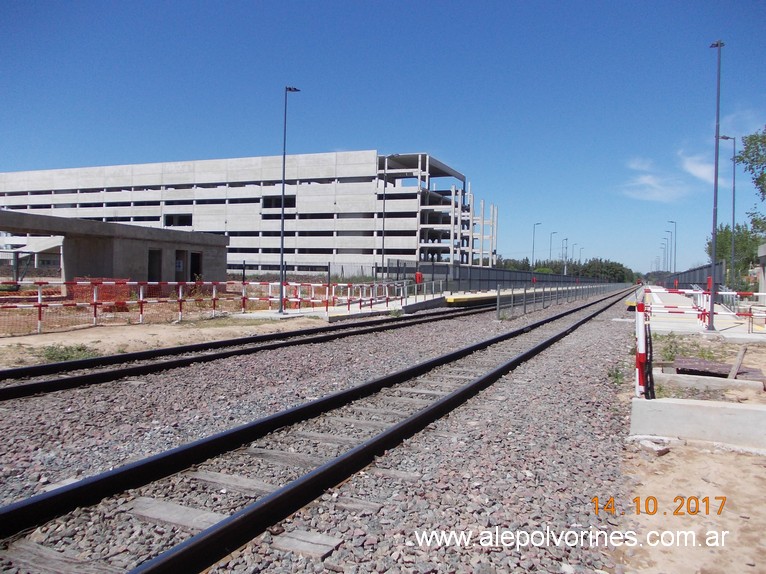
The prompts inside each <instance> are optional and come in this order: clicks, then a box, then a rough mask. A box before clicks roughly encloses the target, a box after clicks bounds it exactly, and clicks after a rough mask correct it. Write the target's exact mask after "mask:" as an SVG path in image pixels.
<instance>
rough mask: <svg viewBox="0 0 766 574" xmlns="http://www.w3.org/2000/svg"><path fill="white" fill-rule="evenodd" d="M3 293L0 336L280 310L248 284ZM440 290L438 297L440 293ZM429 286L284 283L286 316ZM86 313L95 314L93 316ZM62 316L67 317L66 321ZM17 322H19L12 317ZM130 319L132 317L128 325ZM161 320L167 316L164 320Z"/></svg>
mask: <svg viewBox="0 0 766 574" xmlns="http://www.w3.org/2000/svg"><path fill="white" fill-rule="evenodd" d="M437 283H439V285H438V286H437V285H436V284H435V283H433V284H431V288H430V290H431V293H432V295H433V296H435V295H436V293H437V290H438V292H439V293H441V291H443V287H444V286H443V285H442V284H441V282H437ZM0 285H5V286H12V287H15V289H14V290H13V291H9V292H7V297H6V300H7V302H6V303H4V302H3V299H4V297H1V296H0V333H9V334H10V333H11V332H13V333H15V332H17V331H20V330H21V331H23V332H30V331H31V329H29V328H28V327H26V328H22V327H18V328H16V329H9V328H8V327H7V325H8V324H9V323H12V322H13V321H14V320H15V321H16V322H18V323H24V324H26V323H27V322H28V321H29V314H30V312H34V314H35V315H36V328H35V329H34V330H36V332H38V333H41V332H42V331H43V324H44V322H45V321H46V316H47V320H48V321H51V318H52V317H53V315H50V314H51V313H54V314H55V313H58V315H56V317H59V318H60V320H59V321H57V322H58V323H61V325H62V326H63V325H66V326H84V325H87V324H91V325H98V324H100V323H105V322H108V321H114V320H117V321H118V322H119V321H122V322H124V321H127V322H137V323H144V322H145V321H147V320H150V319H151V318H152V317H149V316H148V312H149V311H152V316H153V318H154V319H155V320H156V318H157V310H158V309H164V310H165V311H164V315H163V316H164V317H165V319H163V320H169V319H168V318H167V315H168V313H167V311H169V310H170V309H173V311H172V313H173V314H174V316H175V317H176V318H177V320H178V321H182V320H184V317H185V315H187V314H188V313H189V312H190V311H197V312H198V313H197V314H199V312H203V313H205V314H206V315H207V316H210V315H212V316H216V315H217V314H219V313H221V312H224V311H225V312H234V313H236V312H241V313H245V312H247V311H251V310H256V309H270V310H271V309H275V308H278V307H279V302H280V301H279V297H280V284H279V283H278V282H251V281H244V282H241V281H221V282H219V281H195V282H183V281H181V282H164V281H162V282H153V281H126V280H102V279H99V280H90V281H66V282H64V281H19V282H14V281H3V282H0ZM437 287H438V289H437ZM427 290H428V286H427V284H420V285H415V284H414V283H412V282H408V281H400V282H391V283H388V282H385V283H372V284H367V283H365V284H352V283H346V284H316V283H285V284H284V286H283V289H282V293H283V297H284V298H283V301H282V303H283V309H284V310H285V311H288V312H289V311H295V310H297V311H300V310H302V309H306V308H308V307H310V308H311V309H316V308H317V307H320V308H321V307H324V310H325V312H328V313H329V312H330V309H331V307H338V306H341V307H345V308H346V309H347V310H348V311H350V310H351V308H352V306H354V307H355V306H357V305H358V306H359V309H362V308H364V307H366V306H369V307H372V306H373V305H376V304H380V303H385V305H386V306H388V304H389V303H390V302H392V301H398V302H400V303H405V302H406V301H407V299H408V297H410V296H412V295H414V296H415V298H416V300H417V299H418V298H419V297H420V296H422V297H424V298H425V297H426V296H427ZM87 310H90V312H89V313H88V312H87ZM65 311H69V312H68V313H66V312H65ZM14 313H15V315H16V317H15V319H14V318H13V317H12V316H13V315H14ZM131 314H132V315H133V316H132V317H131ZM161 314H162V313H161Z"/></svg>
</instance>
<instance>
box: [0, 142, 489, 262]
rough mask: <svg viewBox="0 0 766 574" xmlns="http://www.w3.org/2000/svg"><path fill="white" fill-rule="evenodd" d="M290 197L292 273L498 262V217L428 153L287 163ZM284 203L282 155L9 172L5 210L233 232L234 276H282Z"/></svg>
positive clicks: (2, 177)
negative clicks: (242, 272) (334, 267)
mask: <svg viewBox="0 0 766 574" xmlns="http://www.w3.org/2000/svg"><path fill="white" fill-rule="evenodd" d="M284 197H285V201H284V254H285V266H286V268H287V270H288V271H312V270H317V269H320V268H325V266H326V265H327V264H328V263H331V264H355V265H364V266H369V267H372V266H373V265H383V264H384V262H388V261H390V260H394V259H399V260H408V261H421V262H425V261H445V262H452V263H459V264H471V263H473V264H476V265H486V264H488V263H489V264H492V263H494V260H495V249H496V229H497V211H496V209H495V208H494V206H490V208H489V217H488V218H487V217H485V214H484V202H483V201H482V202H479V205H478V206H476V204H475V202H474V199H473V194H472V193H471V191H470V188H469V187H467V185H466V178H465V176H464V175H462V174H461V173H459V172H458V171H456V170H454V169H452V168H450V167H449V166H447V165H445V164H443V163H442V162H440V161H438V160H436V159H435V158H433V157H431V156H430V155H428V154H425V153H415V154H396V155H387V156H384V155H379V154H378V153H377V152H376V151H374V150H372V151H355V152H335V153H322V154H306V155H288V156H287V157H286V163H285V187H284ZM281 198H282V156H272V157H249V158H237V159H221V160H201V161H186V162H171V163H152V164H137V165H120V166H107V167H87V168H75V169H55V170H44V171H25V172H7V173H0V201H1V202H2V203H1V205H2V207H3V208H4V209H9V210H21V211H24V212H29V213H37V214H42V215H56V216H60V217H76V218H82V219H92V220H98V221H107V222H109V221H113V222H120V223H129V224H134V225H142V226H148V227H168V228H174V229H178V230H187V231H204V232H207V233H217V234H222V235H226V236H228V237H229V248H228V256H227V257H228V266H229V268H231V269H241V268H242V264H243V262H244V263H245V265H246V267H247V268H248V269H250V270H278V269H279V261H280V251H281V246H280V244H281V238H282V232H281V226H282V223H283V222H282V199H281ZM5 241H6V243H12V244H14V245H17V246H18V245H20V244H23V242H24V238H21V237H14V238H5Z"/></svg>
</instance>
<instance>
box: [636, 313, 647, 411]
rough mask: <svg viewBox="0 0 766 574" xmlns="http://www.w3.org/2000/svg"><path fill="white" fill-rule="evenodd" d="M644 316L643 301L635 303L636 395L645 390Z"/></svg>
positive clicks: (640, 394) (638, 395)
mask: <svg viewBox="0 0 766 574" xmlns="http://www.w3.org/2000/svg"><path fill="white" fill-rule="evenodd" d="M645 320H646V316H645V308H644V304H643V303H640V302H639V303H636V396H637V397H640V396H643V394H644V392H645V391H646V322H645Z"/></svg>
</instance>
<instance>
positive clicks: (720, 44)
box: [707, 40, 724, 331]
mask: <svg viewBox="0 0 766 574" xmlns="http://www.w3.org/2000/svg"><path fill="white" fill-rule="evenodd" d="M723 46H724V43H723V42H722V41H721V40H718V41H716V42H713V43H712V44H711V45H710V47H711V48H715V49H716V51H717V52H718V66H717V74H716V96H715V168H714V170H713V240H712V242H711V243H712V244H711V246H710V247H711V250H710V319H709V321H708V324H707V329H708V331H715V326H714V324H713V322H714V316H715V263H716V261H715V259H716V247H717V246H716V235H717V231H718V230H717V229H716V228H717V227H718V148H719V145H720V138H719V136H720V135H721V48H723Z"/></svg>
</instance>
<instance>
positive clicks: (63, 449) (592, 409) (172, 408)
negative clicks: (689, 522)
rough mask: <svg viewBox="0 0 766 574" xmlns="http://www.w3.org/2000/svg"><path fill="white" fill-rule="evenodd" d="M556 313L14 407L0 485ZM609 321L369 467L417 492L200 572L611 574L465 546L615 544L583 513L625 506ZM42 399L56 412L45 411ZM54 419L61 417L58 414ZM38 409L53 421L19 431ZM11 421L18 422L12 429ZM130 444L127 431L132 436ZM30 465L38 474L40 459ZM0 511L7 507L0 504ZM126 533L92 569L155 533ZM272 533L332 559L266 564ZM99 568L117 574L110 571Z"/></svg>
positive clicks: (209, 492) (415, 332) (571, 549)
mask: <svg viewBox="0 0 766 574" xmlns="http://www.w3.org/2000/svg"><path fill="white" fill-rule="evenodd" d="M564 308H565V307H564V305H561V306H556V307H553V308H551V309H548V310H546V311H542V312H537V313H534V314H530V315H528V316H526V317H524V318H521V319H519V320H516V321H514V322H512V323H509V322H497V321H494V316H493V315H490V314H487V315H482V316H480V317H475V318H471V319H462V320H459V321H447V322H444V321H443V322H440V323H436V324H434V325H432V326H428V327H418V328H415V329H412V330H410V329H404V330H399V331H393V332H387V333H383V334H375V335H368V336H365V337H360V338H358V339H353V341H354V345H353V348H350V347H351V345H349V341H350V340H343V341H339V342H337V343H330V344H323V345H321V346H316V345H315V346H308V347H298V348H293V349H288V350H284V351H278V352H266V353H259V354H257V355H253V356H249V357H243V358H238V359H228V360H226V361H225V363H223V364H221V363H209V364H204V365H195V366H193V367H189V368H187V369H184V370H183V371H181V370H178V371H173V372H168V373H163V374H159V375H152V376H147V377H143V378H142V379H141V380H140V381H133V382H131V383H128V384H124V383H123V384H108V385H101V386H99V387H92V388H88V389H81V390H78V391H73V392H69V393H67V394H66V395H65V394H64V393H61V394H59V393H55V394H52V395H48V396H45V397H34V398H31V399H25V401H26V402H27V403H28V404H27V405H26V407H29V410H27V411H26V413H24V412H20V413H18V415H17V414H15V413H13V416H14V417H16V416H18V420H17V421H16V426H17V427H22V428H23V429H24V431H26V432H31V434H30V435H28V436H27V437H24V438H20V439H18V440H16V441H12V442H11V445H12V447H11V449H10V456H9V455H8V453H4V454H3V455H2V458H0V460H3V461H8V460H11V461H16V462H17V464H16V465H15V466H12V465H7V463H6V462H3V468H2V472H3V475H2V477H1V478H2V480H3V484H4V485H13V487H14V488H15V491H14V494H15V496H11V497H10V498H11V499H15V498H19V497H21V496H28V495H29V494H30V491H33V492H34V491H39V490H40V489H41V488H42V486H43V485H44V484H46V483H48V482H54V481H55V480H61V479H63V478H69V477H72V476H76V475H78V474H79V475H87V474H93V473H95V472H98V471H99V470H105V469H106V468H109V467H110V466H116V465H118V464H122V463H124V462H126V461H128V460H130V459H132V458H138V457H141V456H145V455H146V454H151V453H154V452H159V451H161V450H164V449H166V448H170V447H172V446H176V445H178V444H182V443H184V442H188V441H189V440H193V439H196V438H199V437H201V436H205V435H208V434H211V433H213V432H217V431H220V430H223V429H225V428H230V427H232V426H235V425H238V424H242V423H244V422H248V421H250V420H252V419H254V418H257V417H260V416H264V415H267V414H271V413H273V412H277V411H279V410H282V409H284V408H288V407H290V406H294V405H295V404H298V403H300V402H304V401H305V400H308V399H311V398H316V397H318V396H321V395H324V394H327V393H329V392H334V391H337V390H340V389H342V388H347V387H349V386H352V385H356V384H359V383H361V382H364V381H366V380H369V379H372V378H375V377H379V376H381V375H382V374H385V373H386V372H391V371H394V370H398V369H400V368H402V367H404V366H406V365H409V364H413V363H416V362H420V361H422V360H425V359H426V358H429V357H433V356H437V355H441V354H444V353H445V352H446V351H448V350H451V349H452V348H455V347H457V346H462V345H465V344H467V343H469V342H473V341H478V340H483V339H486V338H488V337H490V336H492V335H494V334H497V333H500V332H504V331H507V330H508V329H511V328H516V327H518V326H520V325H522V324H524V323H529V322H532V321H534V320H537V319H540V318H542V317H543V316H544V315H548V314H553V313H557V312H560V311H561V310H563V309H564ZM625 318H626V315H625V311H624V306H622V305H621V304H618V305H616V306H614V307H613V308H612V309H610V310H609V311H607V312H606V313H604V314H602V315H601V316H600V317H599V318H597V319H596V320H595V321H594V322H591V323H589V324H587V325H585V326H583V327H581V328H580V329H578V330H577V331H576V332H575V335H574V336H573V337H570V338H568V339H566V340H564V341H562V342H559V343H557V344H556V345H554V347H552V348H551V349H549V350H547V351H545V352H544V353H543V354H542V355H540V356H539V357H538V358H536V359H534V360H532V361H530V362H528V363H526V364H524V365H522V366H521V367H519V368H517V369H516V370H515V371H514V372H513V373H512V374H510V375H508V376H506V377H505V378H504V379H502V380H501V381H499V382H498V383H496V384H495V385H493V386H492V387H491V388H489V389H487V390H486V391H484V392H483V393H481V394H480V395H479V396H477V397H475V398H474V399H472V400H471V401H470V402H469V403H468V404H466V405H465V406H463V407H461V408H460V409H458V410H457V411H455V412H453V413H452V414H450V415H448V416H446V417H444V418H443V419H441V420H439V421H437V422H436V423H434V424H433V425H431V427H430V428H429V430H428V431H426V432H424V433H421V434H419V435H417V436H415V437H413V438H412V439H410V440H408V441H406V443H405V444H404V445H402V446H401V447H400V448H397V449H394V450H393V451H391V452H389V453H387V454H386V455H385V456H383V457H381V458H380V459H379V460H378V461H377V462H376V465H375V466H377V467H380V468H387V469H392V470H395V471H400V472H404V473H409V474H411V475H413V476H420V479H419V480H415V481H413V480H412V479H411V478H410V479H404V478H402V479H398V478H391V477H384V476H381V475H380V474H378V473H375V472H372V471H365V472H362V473H360V474H358V475H356V476H355V477H353V478H352V479H350V480H349V481H347V482H345V483H344V484H343V485H342V486H340V487H338V488H336V489H333V490H331V491H330V492H328V493H327V494H326V495H325V496H324V497H323V500H322V501H321V502H320V503H319V504H315V505H311V506H309V507H307V508H304V509H303V510H301V511H299V512H298V513H296V514H294V515H293V516H292V517H291V518H290V519H288V520H286V521H284V522H283V523H282V525H280V526H279V527H278V528H277V529H274V530H273V531H272V532H267V533H265V534H264V535H262V536H260V537H258V538H257V539H256V540H255V541H254V542H253V543H251V544H249V545H247V546H246V547H245V548H243V549H240V550H239V551H238V552H236V553H235V554H234V555H232V556H231V557H229V558H227V559H226V560H225V561H224V562H222V563H221V564H220V565H219V567H218V568H217V569H215V571H221V572H223V571H235V572H258V571H274V572H294V571H309V572H313V571H317V572H319V571H326V570H330V571H339V572H442V571H445V572H447V571H461V572H462V571H474V572H494V571H509V572H516V571H517V572H529V571H540V572H580V571H583V572H585V571H587V572H593V571H594V570H595V571H598V570H599V569H606V570H609V571H614V570H613V566H614V565H613V564H612V563H611V561H610V558H609V556H608V554H607V552H606V549H605V548H587V547H583V546H582V545H577V544H575V545H567V544H558V545H554V546H553V547H551V546H550V544H549V545H548V546H547V547H545V546H531V547H525V548H514V547H513V546H512V545H511V546H510V547H508V546H506V545H503V544H500V543H499V542H498V541H497V540H495V542H496V543H495V544H489V545H488V544H486V542H487V541H486V538H485V539H484V542H485V543H484V544H482V543H480V542H479V536H480V534H482V533H484V535H485V536H486V533H487V532H494V533H495V534H496V535H497V534H500V533H503V532H519V531H526V532H533V531H542V532H546V531H550V532H553V533H554V534H555V535H558V534H559V533H563V532H567V531H578V532H580V531H583V530H588V529H590V528H595V529H598V530H602V531H607V532H610V531H613V530H615V529H616V528H618V525H619V523H618V522H617V521H616V520H614V519H613V518H612V517H611V515H604V514H603V513H602V514H601V516H598V517H597V516H595V515H594V512H593V505H592V502H591V499H592V498H593V497H594V496H598V497H599V498H601V499H607V498H608V497H610V496H615V497H616V498H617V497H620V496H621V495H622V494H623V492H624V485H623V482H622V478H621V476H620V472H619V460H620V456H621V452H622V444H623V439H624V437H625V436H626V434H627V424H626V420H627V416H628V412H627V407H626V406H625V405H624V404H623V405H622V406H620V402H619V401H618V398H617V395H618V392H621V391H624V390H625V388H626V385H627V386H629V383H624V382H623V383H622V384H618V382H619V380H620V379H621V378H624V374H625V373H629V372H630V370H631V369H630V360H631V355H630V352H631V349H632V347H633V325H632V323H629V322H625V321H616V320H615V319H625ZM617 372H622V373H623V377H620V376H617V375H616V373H617ZM57 394H59V395H60V397H59V399H64V400H63V401H55V400H53V399H55V397H56V395H57ZM69 395H73V396H69ZM25 401H17V402H15V403H14V404H15V405H16V404H22V403H24V402H25ZM46 401H47V402H46ZM59 402H62V403H65V402H69V404H67V406H66V407H62V406H61V405H60V404H59ZM41 406H42V407H47V408H49V409H50V411H51V412H49V413H47V415H46V413H39V412H38V413H33V411H34V409H40V408H41ZM18 410H22V411H23V409H18ZM62 413H63V414H62ZM25 414H26V417H27V418H34V420H30V421H25V420H24V418H25ZM51 414H53V415H58V416H60V418H59V419H58V420H59V422H61V421H62V420H63V421H68V423H69V424H68V426H67V427H66V429H65V430H60V431H59V432H55V431H52V430H50V429H49V428H48V426H45V425H42V423H41V421H43V420H45V421H52V420H56V418H55V416H53V417H52V416H51ZM118 421H121V422H119V424H116V423H117V422H118ZM5 424H6V422H5V421H3V423H2V425H5ZM110 424H111V425H113V426H112V427H110ZM11 428H12V425H8V428H7V429H3V430H4V432H6V433H11V432H12V435H8V434H7V436H14V437H22V436H23V434H22V433H23V432H24V431H20V430H18V429H14V430H11ZM137 428H139V429H143V430H142V432H141V434H140V435H139V434H137V432H136V429H137ZM35 429H37V430H36V432H35ZM137 438H138V439H139V440H136V439H137ZM35 441H37V442H35ZM36 445H37V446H38V448H35V446H36ZM41 445H42V446H41ZM88 445H90V446H88ZM89 448H90V451H89V450H88V449H89ZM340 450H342V449H340ZM41 451H42V453H41ZM45 453H48V456H47V457H45V456H43V457H42V458H41V457H40V456H39V455H40V454H45ZM93 455H95V456H93ZM14 457H15V458H14ZM25 462H26V464H25ZM9 471H10V472H9ZM288 474H289V473H288ZM6 477H10V479H7V478H6ZM171 480H172V482H173V484H174V485H175V486H174V487H173V488H174V489H175V490H183V491H186V490H188V489H189V488H190V484H189V482H188V481H187V480H186V479H185V478H183V477H181V476H179V477H171ZM193 489H194V490H198V491H199V492H198V496H199V497H201V498H200V500H201V504H200V506H201V507H202V506H207V504H205V500H213V499H217V503H219V502H220V501H229V502H230V503H231V507H232V508H234V507H236V506H239V505H240V504H241V501H242V495H241V494H238V493H233V492H226V491H225V489H224V490H218V489H216V488H214V487H202V488H200V487H197V486H194V487H193ZM2 494H3V496H8V492H7V489H6V488H4V489H3V493H2ZM343 497H353V498H355V499H361V500H368V501H372V502H376V503H378V504H380V505H381V508H380V510H379V511H378V512H370V511H358V512H348V511H346V510H342V509H340V508H339V507H337V504H336V502H337V501H338V499H339V498H343ZM129 498H130V495H129ZM623 498H624V497H623ZM6 502H7V501H6ZM100 506H102V507H104V508H101V509H100V510H99V508H98V507H97V508H96V509H95V511H96V513H99V512H105V513H107V514H112V513H113V512H118V511H119V510H116V509H114V508H110V504H106V505H105V504H102V505H100ZM224 506H225V504H224ZM84 512H85V514H86V515H87V513H88V511H87V510H86V511H84ZM131 524H133V525H132V526H131V525H127V526H126V527H125V528H122V529H121V530H120V532H118V533H115V537H116V539H115V540H112V541H110V543H109V544H107V545H106V546H104V547H103V549H102V550H96V551H95V552H92V553H89V555H88V559H98V558H104V557H106V556H107V555H109V554H108V552H107V550H108V549H109V548H111V553H112V554H113V553H114V548H123V547H126V546H130V545H132V543H131V538H132V540H133V542H135V541H136V537H137V534H136V533H137V532H139V533H141V535H140V538H141V545H142V546H143V545H146V546H147V548H151V547H152V540H153V539H154V535H155V534H159V533H160V532H159V531H158V528H159V530H162V531H164V530H165V528H164V527H157V528H155V527H152V526H150V525H143V526H142V525H141V524H140V523H135V524H134V523H133V521H131ZM62 527H63V529H64V530H65V529H66V528H67V526H63V525H62ZM283 529H284V530H286V531H291V530H295V529H300V530H309V531H311V532H317V533H323V534H327V535H329V536H333V537H335V538H337V539H340V540H342V543H341V544H340V546H339V547H338V548H337V550H335V551H334V552H333V553H332V554H331V555H330V556H329V557H328V558H327V559H326V560H324V561H322V560H320V559H316V558H308V557H304V556H300V555H298V554H294V553H291V552H282V551H279V550H276V549H274V548H273V547H272V546H271V545H270V542H271V540H272V538H273V536H274V535H275V534H276V533H279V532H280V531H282V530H283ZM48 531H49V528H43V529H42V531H38V532H39V536H38V539H39V541H41V542H44V541H46V539H47V538H48V537H49V536H50V535H49V534H48V533H47V532H48ZM431 531H444V532H449V531H455V532H456V533H460V532H462V533H463V536H465V535H466V533H470V534H471V535H473V536H474V537H475V538H474V539H473V542H472V543H471V544H464V545H456V544H432V545H431V546H428V545H425V544H422V543H420V542H419V541H418V539H417V535H418V534H424V533H425V534H427V533H429V532H431ZM144 533H146V535H144ZM123 538H124V539H123ZM506 540H507V538H506ZM73 542H74V541H73ZM163 544H164V543H163ZM69 546H70V544H65V547H69ZM73 546H80V544H79V543H74V544H73ZM83 546H85V544H84V543H83ZM83 546H81V547H83ZM102 546H103V545H102ZM156 550H157V549H156V548H154V551H156ZM118 553H119V552H118ZM109 561H110V562H111V563H112V564H114V565H118V566H122V567H125V566H128V564H127V563H122V564H120V559H119V558H116V559H115V558H112V559H111V560H109Z"/></svg>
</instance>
